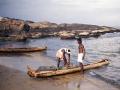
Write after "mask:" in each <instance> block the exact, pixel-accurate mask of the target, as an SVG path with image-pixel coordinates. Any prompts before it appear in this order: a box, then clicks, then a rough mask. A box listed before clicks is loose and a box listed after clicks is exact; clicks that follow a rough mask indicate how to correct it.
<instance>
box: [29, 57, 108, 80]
mask: <svg viewBox="0 0 120 90" xmlns="http://www.w3.org/2000/svg"><path fill="white" fill-rule="evenodd" d="M107 64H109V61H108V59H103V60H100V61H98V62H93V63H91V64H86V65H84V70H88V69H94V68H98V67H101V66H103V65H107ZM51 68H52V67H51ZM27 69H28V71H27V74H28V75H29V76H30V77H35V78H38V77H50V76H58V75H64V74H69V73H75V72H80V70H81V68H80V67H79V66H74V67H69V68H67V69H64V68H63V69H53V70H39V69H37V70H34V69H33V68H31V67H30V66H27Z"/></svg>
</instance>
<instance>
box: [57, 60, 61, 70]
mask: <svg viewBox="0 0 120 90" xmlns="http://www.w3.org/2000/svg"><path fill="white" fill-rule="evenodd" d="M59 65H60V58H58V63H57V68H59Z"/></svg>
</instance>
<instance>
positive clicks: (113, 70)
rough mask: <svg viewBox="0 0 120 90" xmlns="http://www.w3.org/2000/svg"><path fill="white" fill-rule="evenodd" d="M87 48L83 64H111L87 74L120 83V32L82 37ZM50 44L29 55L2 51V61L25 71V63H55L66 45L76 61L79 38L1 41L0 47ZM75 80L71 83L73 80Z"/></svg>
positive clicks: (116, 83) (6, 64)
mask: <svg viewBox="0 0 120 90" xmlns="http://www.w3.org/2000/svg"><path fill="white" fill-rule="evenodd" d="M83 44H84V45H85V48H86V57H85V60H84V63H90V62H93V61H97V60H98V59H101V58H107V59H110V64H109V65H108V66H104V67H103V68H100V69H97V70H90V71H89V73H88V75H91V76H96V77H97V78H100V79H102V80H105V81H109V82H110V83H112V84H113V83H114V84H115V85H117V86H120V62H119V60H120V33H108V34H105V35H102V36H100V37H99V38H87V39H83ZM27 46H39V47H41V46H48V50H47V51H44V52H36V53H26V54H12V53H9V54H0V64H1V65H4V66H6V67H9V68H13V69H18V70H20V71H22V72H26V66H27V65H31V66H32V67H34V68H38V67H39V66H51V65H54V66H56V62H57V61H56V58H55V54H56V51H57V50H58V49H59V48H62V47H67V48H70V49H71V51H72V54H71V63H73V64H77V61H76V60H77V42H76V40H60V39H59V38H44V39H30V40H28V41H27V42H10V41H8V42H3V41H1V42H0V47H27ZM71 83H72V82H71Z"/></svg>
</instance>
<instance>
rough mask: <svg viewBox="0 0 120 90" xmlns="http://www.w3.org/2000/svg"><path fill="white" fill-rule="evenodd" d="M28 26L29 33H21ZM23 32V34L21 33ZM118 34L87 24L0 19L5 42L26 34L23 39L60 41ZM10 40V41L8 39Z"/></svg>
mask: <svg viewBox="0 0 120 90" xmlns="http://www.w3.org/2000/svg"><path fill="white" fill-rule="evenodd" d="M25 24H27V25H29V31H28V32H23V31H24V28H23V26H24V25H25ZM26 30H27V29H26ZM22 32H23V33H22ZM113 32H120V29H116V28H113V27H107V26H98V25H88V24H78V23H73V24H67V23H62V24H56V23H51V22H33V21H28V20H27V21H25V20H20V19H13V18H7V17H0V39H3V40H7V39H8V38H11V40H12V37H11V36H16V37H15V38H17V40H19V39H20V40H21V37H22V38H23V36H24V35H25V34H26V37H25V38H44V37H51V36H52V37H60V38H61V39H74V38H75V35H80V36H81V37H83V38H89V37H99V36H100V35H102V34H105V33H113ZM8 40H10V39H8ZM13 40H14V39H13Z"/></svg>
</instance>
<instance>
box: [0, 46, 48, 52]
mask: <svg viewBox="0 0 120 90" xmlns="http://www.w3.org/2000/svg"><path fill="white" fill-rule="evenodd" d="M46 49H47V47H23V48H0V53H26V52H39V51H44V50H46Z"/></svg>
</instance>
